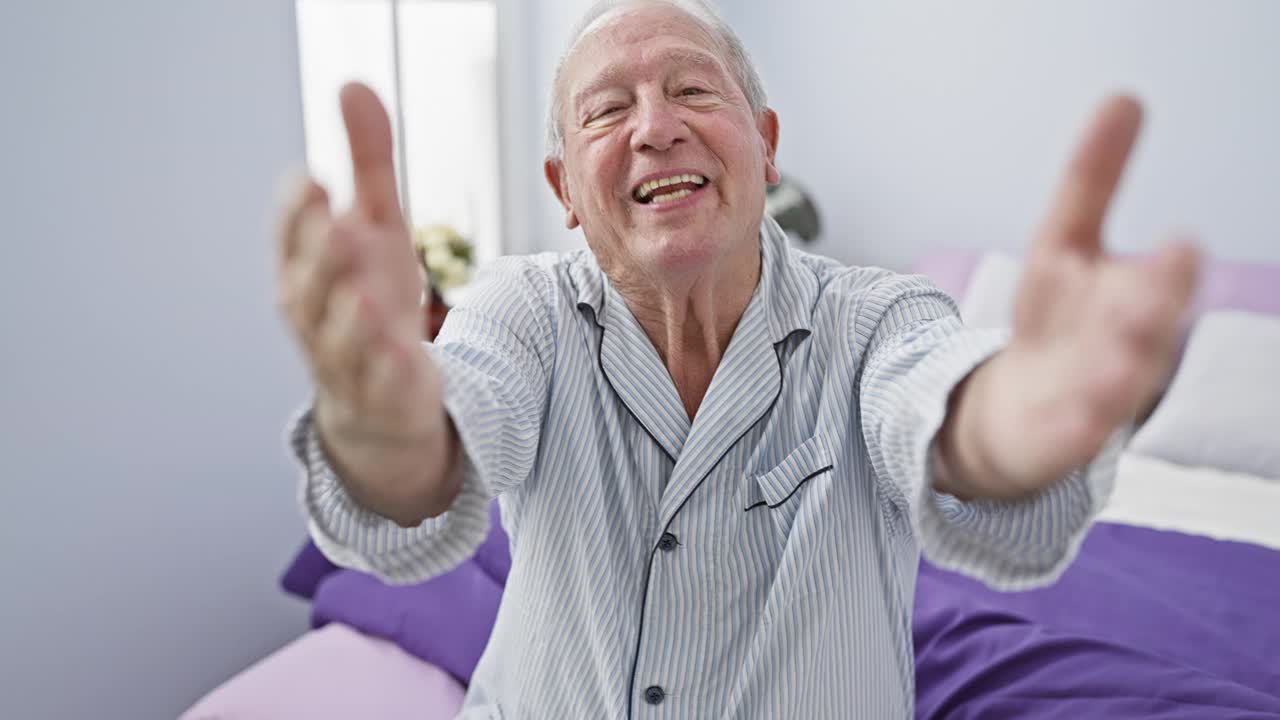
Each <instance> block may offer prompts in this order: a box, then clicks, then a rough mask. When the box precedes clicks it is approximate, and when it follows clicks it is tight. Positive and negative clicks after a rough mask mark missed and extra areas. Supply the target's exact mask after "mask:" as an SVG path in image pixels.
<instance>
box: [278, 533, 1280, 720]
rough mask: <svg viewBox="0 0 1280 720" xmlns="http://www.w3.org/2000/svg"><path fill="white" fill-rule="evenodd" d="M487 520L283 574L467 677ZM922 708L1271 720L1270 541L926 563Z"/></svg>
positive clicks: (494, 590) (491, 582) (325, 611)
mask: <svg viewBox="0 0 1280 720" xmlns="http://www.w3.org/2000/svg"><path fill="white" fill-rule="evenodd" d="M493 519H494V521H495V522H494V529H493V530H492V531H491V532H490V536H489V538H488V540H486V542H485V544H484V546H483V547H482V548H481V550H480V551H479V552H478V553H477V554H476V557H474V558H473V559H472V560H470V561H468V562H467V563H464V564H463V565H462V566H461V567H459V568H458V569H457V570H454V571H453V572H450V573H448V574H446V575H443V576H441V577H438V578H434V579H432V580H429V581H427V582H424V583H421V584H418V585H413V586H408V587H390V586H387V585H384V584H382V583H380V582H378V581H377V580H374V579H373V578H370V577H368V576H365V575H362V574H360V573H355V572H352V571H350V570H338V569H336V568H334V567H333V566H332V565H331V564H329V563H328V561H326V560H324V558H323V557H321V556H320V555H319V553H318V552H316V551H315V549H314V547H312V546H310V545H308V546H307V547H306V548H304V550H303V551H302V552H301V553H300V554H299V556H298V558H297V559H296V560H295V562H294V564H293V566H292V567H291V568H290V569H289V571H288V572H287V573H286V576H285V578H284V584H285V586H286V588H288V589H290V590H291V591H292V592H295V593H296V594H299V595H302V596H304V597H311V598H313V600H314V604H313V606H312V620H313V623H314V624H316V625H321V624H324V623H326V622H330V621H338V622H343V623H346V624H348V625H352V626H354V627H356V628H357V629H360V630H362V631H364V632H366V633H369V634H372V635H376V636H379V637H384V638H387V639H390V640H394V641H395V642H397V643H399V644H400V646H401V647H403V648H404V649H406V650H407V651H409V652H410V653H413V654H414V655H417V656H418V657H420V658H423V659H425V660H428V661H429V662H432V663H434V664H435V665H437V666H439V667H441V668H443V669H445V670H447V671H448V672H450V673H452V674H453V675H454V676H455V677H457V678H459V679H460V680H462V681H463V682H464V683H465V682H466V681H467V680H469V679H470V676H471V672H472V670H473V669H474V667H475V663H476V661H477V660H478V658H479V656H480V653H481V652H482V651H483V649H484V645H485V643H486V642H487V640H488V634H489V631H490V629H491V628H492V626H493V621H494V617H495V615H496V613H497V607H498V602H499V600H500V598H501V594H502V585H503V583H504V582H505V580H506V574H507V571H508V569H509V568H510V558H509V556H508V555H507V552H506V536H505V535H504V534H503V533H502V530H501V527H500V525H499V523H498V522H497V520H498V518H497V514H496V510H495V513H494V516H493ZM914 630H915V648H916V677H917V698H918V699H917V715H918V716H919V717H920V718H1006V717H1035V718H1057V717H1061V718H1073V719H1074V718H1197V719H1202V718H1274V719H1280V552H1275V551H1271V550H1267V549H1264V548H1260V547H1257V546H1253V545H1245V544H1241V543H1228V542H1218V541H1214V540H1209V539H1205V538H1200V537H1192V536H1188V535H1181V534H1178V533H1171V532H1161V531H1156V530H1146V529H1141V528H1133V527H1128V526H1122V525H1107V524H1102V525H1098V526H1097V527H1095V528H1094V529H1093V530H1092V531H1091V533H1090V535H1089V537H1088V538H1087V539H1086V541H1085V543H1084V545H1083V546H1082V547H1081V550H1080V556H1079V558H1078V559H1077V560H1076V562H1075V563H1074V564H1073V565H1072V566H1071V568H1070V569H1069V570H1068V571H1067V572H1066V574H1064V575H1063V577H1062V579H1061V580H1060V581H1059V582H1058V583H1057V584H1056V585H1054V586H1053V587H1051V588H1047V589H1043V590H1035V591H1031V592H1023V593H1009V594H1004V593H997V592H993V591H991V590H988V589H986V588H985V587H983V586H981V585H980V584H978V583H976V582H974V581H972V580H969V579H967V578H964V577H961V576H958V575H955V574H952V573H948V572H944V571H942V570H939V569H937V568H935V567H933V566H931V565H929V564H928V563H927V562H924V563H921V567H920V579H919V584H918V586H917V592H916V611H915V628H914Z"/></svg>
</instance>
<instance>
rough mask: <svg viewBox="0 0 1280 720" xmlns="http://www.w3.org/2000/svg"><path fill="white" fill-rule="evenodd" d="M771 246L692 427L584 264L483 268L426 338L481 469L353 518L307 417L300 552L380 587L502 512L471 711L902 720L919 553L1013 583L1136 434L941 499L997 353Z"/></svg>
mask: <svg viewBox="0 0 1280 720" xmlns="http://www.w3.org/2000/svg"><path fill="white" fill-rule="evenodd" d="M760 237H761V258H762V271H761V277H760V282H759V284H758V286H757V289H756V292H755V295H754V296H753V298H752V300H751V302H750V304H749V305H748V307H747V309H746V312H745V313H744V315H743V317H742V319H741V321H740V322H739V324H738V327H737V329H736V331H735V333H734V336H733V339H732V341H731V343H730V345H729V347H728V349H727V350H726V352H725V355H724V357H723V359H722V361H721V364H720V366H719V368H718V369H717V371H716V374H715V377H714V379H713V380H712V383H711V386H710V387H709V388H708V391H707V394H706V396H705V398H704V400H703V403H702V406H701V407H700V409H699V411H698V414H697V417H696V419H695V421H694V422H693V423H690V422H689V420H688V418H687V416H686V414H685V412H684V409H683V405H682V404H681V403H680V399H679V396H678V395H677V393H676V390H675V387H674V386H673V384H672V381H671V378H670V375H669V374H668V372H667V371H666V369H665V367H664V366H663V365H662V363H661V361H660V359H659V357H658V355H657V352H656V351H655V350H654V347H653V345H652V344H651V343H650V342H649V340H648V338H647V337H646V336H645V334H644V332H643V330H642V329H641V327H640V325H639V323H638V322H637V321H636V319H635V317H634V316H633V315H632V314H631V312H630V310H629V309H628V308H627V306H626V304H625V303H624V301H623V300H622V298H621V296H620V295H619V294H618V293H617V291H616V290H615V289H614V288H613V287H612V286H611V285H610V284H609V282H608V280H607V278H606V277H605V276H604V275H603V273H602V272H601V271H600V269H599V267H598V265H597V264H596V263H595V261H594V259H593V258H592V256H591V255H590V254H589V253H587V252H585V251H579V252H577V253H570V254H567V255H549V254H547V255H538V256H532V257H524V258H507V259H504V260H501V261H499V262H497V263H495V264H494V265H493V266H491V267H490V268H489V270H488V271H487V272H486V273H485V274H484V277H482V278H480V279H478V280H477V287H476V290H475V292H474V293H473V294H472V296H471V300H470V301H469V302H468V303H467V304H465V305H462V306H460V307H458V308H455V309H454V310H453V311H452V312H450V314H449V318H448V320H447V321H446V323H445V327H444V330H443V332H442V333H441V336H440V337H439V338H438V339H437V342H436V343H435V344H428V345H426V348H427V350H428V351H429V352H431V353H432V356H433V357H434V358H435V360H436V362H437V363H438V364H439V365H440V367H441V368H442V371H443V372H444V373H445V376H446V378H447V391H446V393H447V395H446V398H445V405H446V408H447V409H448V411H449V413H450V415H451V417H452V419H453V422H454V424H455V425H456V426H457V429H458V432H459V435H460V437H461V439H462V443H463V446H464V449H465V454H466V460H465V462H464V463H463V467H461V468H460V472H463V473H464V474H465V477H464V481H463V490H462V494H461V495H460V496H459V498H458V499H457V501H456V502H455V504H454V505H453V507H452V509H451V510H450V511H449V512H447V513H445V514H444V515H442V516H440V517H439V518H435V519H432V520H428V521H426V522H424V523H423V524H422V525H421V526H419V527H417V528H413V529H404V528H401V527H399V526H397V525H395V524H394V523H392V522H391V521H389V520H386V519H384V518H382V517H379V516H377V515H375V514H373V513H371V512H369V511H367V510H365V509H362V508H361V507H359V506H358V505H356V504H355V503H354V501H353V500H352V499H351V498H350V496H348V494H347V493H346V492H345V491H344V489H343V486H342V481H341V479H339V478H338V477H336V476H335V474H334V472H333V470H332V469H331V467H330V466H329V464H328V463H327V462H326V459H325V457H324V455H323V452H322V451H321V449H320V446H319V443H318V442H316V438H315V436H314V428H313V425H312V422H311V415H310V410H309V409H308V408H304V409H303V411H302V412H301V413H300V414H299V415H298V416H297V417H296V418H295V419H294V421H293V422H292V424H291V426H290V442H291V447H292V449H293V452H294V454H295V455H296V457H297V458H298V460H299V462H300V463H301V464H302V466H303V472H302V476H303V477H302V482H301V483H300V491H299V499H300V502H301V504H302V507H303V509H304V512H305V513H306V516H307V518H308V522H309V527H310V531H311V533H312V536H313V538H314V539H315V541H316V543H317V544H318V545H319V547H320V549H321V550H322V551H324V552H325V553H326V554H327V555H328V556H329V557H331V558H333V559H334V560H335V561H337V562H339V563H340V564H343V565H347V566H350V567H354V568H358V569H362V570H366V571H369V572H373V573H376V574H377V575H379V576H381V577H383V578H384V579H386V580H387V581H388V582H393V583H409V582H415V581H418V580H421V579H424V578H427V577H430V576H432V575H435V574H438V573H442V572H445V571H447V570H448V569H450V568H452V567H454V566H456V565H457V564H458V563H460V562H462V561H463V560H465V559H466V558H467V557H468V556H469V555H470V554H471V553H472V552H473V551H474V549H475V548H476V547H477V546H478V544H479V543H480V542H481V540H482V539H483V538H484V536H485V533H486V532H487V522H488V515H487V503H488V501H489V500H490V499H491V498H492V497H494V496H499V497H500V498H501V499H500V503H501V506H502V514H503V522H504V525H505V526H506V530H507V532H508V533H509V535H510V537H511V550H512V569H511V575H510V578H509V579H508V582H507V588H506V594H505V596H504V598H503V601H502V607H501V610H500V612H499V615H498V620H497V625H496V627H495V628H494V631H493V636H492V638H491V640H490V643H489V646H488V648H487V650H486V651H485V653H484V656H483V658H482V659H481V661H480V665H479V667H478V668H477V669H476V672H475V675H474V678H473V681H472V685H471V687H470V689H469V692H468V695H467V701H466V709H465V710H464V713H463V714H464V717H475V718H490V717H494V718H497V717H501V718H507V719H508V720H510V719H511V718H624V717H634V718H784V717H785V718H849V717H866V718H908V717H911V716H912V713H913V705H914V695H915V685H914V683H915V677H914V676H915V671H914V662H913V656H912V642H911V608H912V597H913V592H914V588H915V578H916V568H917V562H918V559H919V556H920V553H921V552H922V551H923V552H924V553H925V554H926V555H927V556H928V557H930V558H931V559H932V560H933V561H935V562H937V563H938V564H940V565H942V566H945V567H949V568H955V569H958V570H961V571H964V572H966V573H969V574H971V575H973V576H975V577H978V578H980V579H982V580H983V581H985V582H987V583H989V584H991V585H994V586H997V587H1001V588H1009V589H1012V588H1025V587H1030V586H1033V585H1036V584H1041V583H1045V582H1048V581H1050V580H1052V579H1053V578H1054V577H1056V576H1057V574H1059V573H1060V572H1061V571H1062V570H1063V569H1064V567H1065V566H1066V564H1067V563H1068V562H1069V561H1070V559H1071V557H1072V556H1073V554H1074V552H1075V549H1076V547H1077V545H1078V543H1079V542H1080V540H1081V538H1082V536H1083V533H1084V531H1085V529H1086V528H1087V526H1088V524H1089V522H1090V521H1091V519H1092V517H1093V516H1094V514H1095V513H1096V512H1097V511H1098V510H1099V509H1100V508H1101V507H1102V505H1103V504H1104V503H1105V500H1106V498H1107V496H1108V495H1109V493H1110V487H1111V481H1112V478H1113V476H1114V469H1115V462H1116V457H1117V454H1118V451H1119V449H1120V447H1121V445H1122V443H1123V441H1124V439H1125V436H1124V434H1123V433H1117V435H1116V437H1115V438H1113V440H1112V442H1110V443H1109V444H1108V446H1107V448H1106V450H1104V452H1103V453H1102V454H1101V455H1100V456H1099V457H1098V458H1097V459H1095V460H1094V462H1092V463H1090V464H1089V465H1088V466H1086V467H1083V468H1081V469H1080V470H1078V471H1076V472H1074V473H1072V474H1071V475H1070V476H1068V477H1067V478H1064V479H1063V481H1062V482H1060V483H1059V484H1057V485H1056V486H1055V487H1054V488H1052V489H1051V490H1049V491H1048V492H1046V493H1043V494H1042V495H1040V496H1038V497H1037V498H1035V499H1031V500H1026V501H1020V502H988V501H974V502H970V503H964V502H960V501H958V500H956V499H955V498H952V497H948V496H943V495H940V494H938V493H936V492H934V491H933V490H932V489H931V480H930V469H929V462H928V458H929V454H930V446H931V443H932V440H933V437H934V435H935V433H936V432H937V430H938V428H939V427H940V426H941V424H942V421H943V418H944V415H945V410H946V401H947V397H948V394H949V392H950V390H951V389H952V388H953V387H955V385H956V384H957V383H958V382H959V381H960V380H962V379H963V378H964V377H965V375H966V374H968V373H969V372H970V371H971V370H972V369H973V368H974V367H976V366H977V365H978V364H979V363H981V362H982V361H983V360H984V359H986V358H987V357H989V356H990V355H991V354H992V353H994V352H995V351H997V350H998V349H999V348H1000V347H1002V346H1003V344H1004V343H1005V342H1006V338H1005V336H1004V334H1003V333H991V332H980V331H972V330H966V329H964V328H963V327H962V325H961V323H960V320H959V317H958V316H957V312H956V307H955V303H954V302H953V301H952V300H951V299H950V298H948V297H947V296H946V295H944V294H943V293H941V292H940V291H938V290H937V289H936V288H935V287H934V286H933V285H932V284H931V283H930V282H929V281H928V280H926V279H925V278H922V277H918V276H902V275H896V274H893V273H890V272H888V271H885V270H880V269H868V268H849V267H843V266H840V265H838V264H836V263H834V262H833V261H830V260H827V259H824V258H820V257H817V256H813V255H809V254H806V253H803V252H800V251H798V250H796V249H794V248H791V247H790V246H789V245H788V242H787V239H786V236H785V235H784V234H783V232H782V231H781V230H780V229H779V228H778V226H777V225H776V224H775V223H774V222H773V221H772V220H769V219H767V218H766V219H765V221H764V223H763V224H762V227H761V235H760ZM664 533H669V534H670V535H671V536H672V537H671V538H669V539H668V540H667V541H665V542H664V541H662V538H663V535H664Z"/></svg>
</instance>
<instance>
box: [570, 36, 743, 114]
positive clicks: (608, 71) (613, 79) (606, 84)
mask: <svg viewBox="0 0 1280 720" xmlns="http://www.w3.org/2000/svg"><path fill="white" fill-rule="evenodd" d="M654 61H662V62H670V63H674V64H676V65H686V66H689V67H693V68H702V69H714V70H716V71H717V72H719V73H720V74H724V66H723V65H722V64H721V62H720V61H719V60H718V59H717V58H716V57H715V56H714V55H712V54H710V53H708V52H704V51H702V50H693V49H689V48H671V49H668V50H663V51H662V52H661V53H659V54H658V55H656V56H654V57H653V58H651V59H650V60H649V62H654ZM634 67H635V65H634V64H633V63H625V62H618V63H612V64H610V65H607V66H606V67H605V68H604V69H603V70H601V71H600V72H599V73H597V74H596V75H595V76H594V77H593V78H592V79H591V80H590V81H588V82H587V84H586V85H585V86H583V88H582V89H581V90H579V91H578V92H576V93H574V95H573V107H574V108H575V109H576V108H577V107H578V106H579V105H581V104H582V102H583V100H585V99H587V98H588V97H590V96H592V95H594V94H595V93H597V92H600V91H602V90H606V89H608V88H610V87H613V86H615V85H617V84H619V83H620V82H621V81H622V79H623V78H625V77H626V75H627V73H628V72H629V71H630V70H631V69H633V68H634Z"/></svg>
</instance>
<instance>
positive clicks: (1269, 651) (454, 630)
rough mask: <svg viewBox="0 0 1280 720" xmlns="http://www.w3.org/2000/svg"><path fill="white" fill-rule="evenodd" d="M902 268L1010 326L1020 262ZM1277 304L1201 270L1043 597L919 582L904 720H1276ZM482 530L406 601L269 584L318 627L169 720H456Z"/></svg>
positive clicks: (395, 595) (986, 318)
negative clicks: (1191, 303)
mask: <svg viewBox="0 0 1280 720" xmlns="http://www.w3.org/2000/svg"><path fill="white" fill-rule="evenodd" d="M919 270H920V271H921V272H924V273H925V274H929V275H930V276H931V277H933V278H934V280H935V281H936V282H937V283H938V284H939V285H940V286H942V287H943V289H944V290H947V291H948V292H950V293H951V294H952V295H953V296H954V297H957V298H958V299H960V300H961V306H962V314H963V315H964V316H965V320H966V323H969V324H974V325H1000V324H1002V323H1007V317H1008V306H1009V302H1010V299H1011V296H1012V288H1013V287H1014V286H1015V285H1016V281H1017V275H1018V261H1017V259H1016V258H1012V257H1010V256H1006V255H1001V254H998V253H989V254H985V255H978V254H974V253H965V252H955V253H937V254H934V255H932V256H930V257H929V258H926V259H925V261H924V262H923V263H921V265H920V266H919ZM1278 288H1280V267H1263V266H1254V265H1239V264H1228V263H1215V264H1213V265H1211V266H1210V268H1209V269H1208V272H1207V274H1206V277H1205V281H1204V283H1203V289H1202V291H1201V294H1200V296H1199V298H1198V301H1197V307H1196V312H1195V317H1196V318H1197V319H1198V321H1197V322H1196V324H1195V325H1193V326H1190V327H1189V333H1188V341H1187V344H1186V351H1185V353H1184V355H1183V359H1182V361H1181V364H1180V366H1179V368H1178V371H1177V374H1176V375H1175V376H1174V377H1173V378H1172V381H1171V383H1170V385H1169V388H1168V389H1167V391H1166V395H1165V398H1164V399H1163V400H1162V402H1161V403H1160V405H1159V406H1158V407H1157V408H1156V410H1155V412H1154V414H1153V415H1152V416H1151V417H1150V418H1149V419H1148V420H1147V421H1146V422H1145V423H1144V425H1143V427H1142V428H1141V429H1140V430H1139V432H1138V433H1137V434H1136V435H1135V437H1134V441H1133V443H1132V445H1131V447H1130V450H1129V451H1128V452H1126V453H1125V455H1124V456H1123V457H1122V460H1121V462H1120V465H1119V471H1118V475H1117V480H1116V487H1115V490H1114V492H1113V495H1112V498H1111V501H1110V503H1109V505H1108V507H1107V509H1106V510H1105V511H1104V513H1103V515H1102V516H1101V517H1100V518H1099V522H1098V524H1097V525H1096V526H1095V527H1094V528H1093V529H1092V530H1091V531H1090V533H1089V534H1088V536H1087V537H1086V538H1085V540H1084V542H1083V544H1082V545H1081V547H1080V552H1079V556H1078V558H1077V559H1076V561H1075V562H1074V563H1073V564H1072V566H1071V567H1070V569H1068V570H1067V572H1066V573H1065V574H1064V575H1063V576H1062V578H1061V579H1060V580H1059V581H1058V582H1057V583H1055V584H1054V585H1053V586H1051V587H1049V588H1044V589H1039V590H1033V591H1028V592H1018V593H997V592H993V591H991V590H989V589H987V588H986V587H984V586H982V585H981V584H979V583H977V582H975V581H972V580H969V579H967V578H964V577H961V576H958V575H955V574H952V573H949V572H946V571H943V570H940V569H938V568H936V567H933V566H932V565H930V564H929V563H928V562H927V561H922V562H921V568H920V576H919V581H918V586H917V594H916V608H915V625H914V642H915V649H916V661H917V717H919V718H1002V717H1036V718H1041V717H1044V718H1056V717H1062V718H1082V717H1088V718H1280V415H1277V412H1280V402H1277V401H1278V400H1280V380H1277V379H1276V378H1275V377H1274V369H1280V289H1278ZM1233 347H1234V348H1238V350H1237V351H1234V352H1233V351H1231V349H1232V348H1233ZM492 512H493V519H494V521H495V522H494V523H493V529H492V530H491V533H490V536H489V538H488V539H487V540H486V542H485V544H484V546H483V547H482V548H481V549H480V550H479V551H478V552H477V554H476V556H475V557H473V558H472V559H471V560H469V561H468V562H466V563H464V564H463V565H462V566H460V567H459V568H458V569H456V570H455V571H453V572H450V573H448V574H447V575H444V576H441V577H439V578H434V579H432V580H430V581H427V582H425V583H421V584H419V585H414V586H407V587H389V586H386V585H384V584H382V583H380V582H378V581H377V580H376V579H374V578H372V577H369V576H367V575H363V574H361V573H356V572H353V571H349V570H343V569H339V568H336V567H335V566H333V565H332V564H331V563H329V562H328V560H326V559H325V558H324V557H323V556H322V555H320V553H319V552H318V551H317V550H316V549H315V547H314V546H312V545H311V544H310V543H305V544H304V545H303V547H302V548H301V550H300V551H299V553H298V555H297V557H296V558H295V560H294V562H293V563H292V564H291V565H290V567H289V568H288V569H287V571H286V572H285V575H284V577H283V579H282V584H283V586H284V588H285V589H286V590H287V591H288V592H291V593H293V594H295V595H297V596H299V597H302V598H305V599H307V600H308V601H309V602H310V603H311V610H312V624H313V626H314V628H315V629H313V630H312V631H310V632H309V633H306V634H304V635H303V636H302V637H300V638H298V639H297V640H296V641H294V642H293V643H291V644H290V645H288V646H286V647H284V648H282V649H280V650H279V651H277V652H276V653H274V654H272V655H271V656H269V657H267V658H264V659H263V660H261V661H260V662H258V663H256V664H255V665H253V666H252V667H250V668H247V669H246V670H244V671H243V672H241V673H239V674H238V675H236V676H235V677H233V678H231V679H229V680H228V681H227V682H226V683H224V684H222V685H221V686H219V687H218V688H215V689H214V690H213V691H211V692H210V693H209V694H208V695H207V696H206V697H204V698H202V699H201V700H200V701H199V702H198V703H196V705H194V706H193V707H192V708H191V709H190V710H188V711H187V713H186V714H184V715H183V720H214V719H227V718H339V717H341V718H350V717H369V718H387V719H389V720H398V719H399V718H410V717H413V718H420V719H421V718H428V719H432V718H448V717H452V716H453V715H454V714H455V713H456V711H457V710H458V708H459V707H460V705H461V702H462V697H463V693H464V692H465V687H466V683H467V682H468V680H469V679H470V673H471V670H472V669H473V668H474V666H475V663H476V661H477V660H478V659H479V656H480V653H481V652H482V651H483V649H484V645H485V642H486V641H487V637H488V632H489V628H490V627H491V626H492V623H493V619H494V617H495V615H496V613H497V607H498V603H499V601H500V599H501V592H502V586H503V583H504V582H505V579H506V573H507V571H508V570H509V568H510V558H509V557H508V556H507V555H506V539H505V535H504V534H503V532H502V530H501V523H500V518H498V516H497V508H496V505H495V506H494V508H493V510H492Z"/></svg>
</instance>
